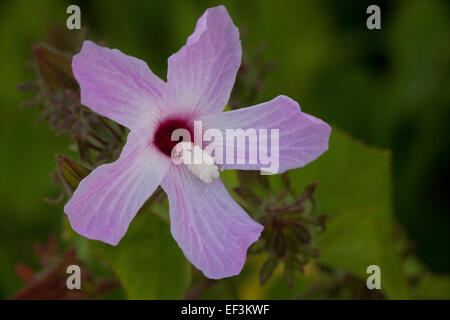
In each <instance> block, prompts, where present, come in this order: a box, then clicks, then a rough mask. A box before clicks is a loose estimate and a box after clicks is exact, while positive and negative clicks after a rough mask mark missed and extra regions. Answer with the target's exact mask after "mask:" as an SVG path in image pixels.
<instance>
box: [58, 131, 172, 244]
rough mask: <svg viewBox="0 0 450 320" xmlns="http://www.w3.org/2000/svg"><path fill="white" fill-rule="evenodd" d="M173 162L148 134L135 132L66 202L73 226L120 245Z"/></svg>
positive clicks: (87, 234)
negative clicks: (150, 141) (129, 226)
mask: <svg viewBox="0 0 450 320" xmlns="http://www.w3.org/2000/svg"><path fill="white" fill-rule="evenodd" d="M170 163H171V162H170V160H169V159H168V158H167V157H166V156H165V155H163V154H162V153H160V152H159V151H157V150H156V149H155V148H154V147H153V146H152V144H151V143H149V142H148V140H147V139H145V138H144V136H142V135H141V134H140V133H135V132H131V133H130V134H129V135H128V140H127V143H126V145H125V147H124V149H123V151H122V154H121V155H120V157H119V159H118V160H117V161H116V162H113V163H108V164H103V165H101V166H99V167H98V168H96V169H95V170H94V171H92V172H91V174H89V175H88V176H87V177H86V178H84V179H83V180H82V181H81V182H80V184H79V185H78V188H77V189H76V190H75V192H74V194H73V196H72V199H70V201H69V202H68V203H67V204H66V205H65V207H64V212H65V213H66V214H67V215H68V217H69V220H70V223H71V225H72V228H73V229H74V230H75V231H76V232H78V233H80V234H82V235H83V236H85V237H87V238H90V239H95V240H101V241H103V242H106V243H109V244H112V245H116V244H117V243H118V242H119V241H120V239H121V238H122V237H123V236H124V234H125V233H126V231H127V229H128V225H129V224H130V222H131V220H132V219H133V218H134V216H135V215H136V213H137V212H138V210H139V209H140V207H141V206H142V205H143V204H144V202H145V200H147V198H148V197H149V196H150V195H151V194H152V193H153V191H154V190H155V189H156V187H157V186H158V185H159V184H160V182H161V180H162V179H163V177H164V175H165V173H166V172H167V169H168V168H169V166H170Z"/></svg>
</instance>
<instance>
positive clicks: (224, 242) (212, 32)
mask: <svg viewBox="0 0 450 320" xmlns="http://www.w3.org/2000/svg"><path fill="white" fill-rule="evenodd" d="M241 54H242V50H241V43H240V40H239V32H238V29H237V28H236V26H234V24H233V22H232V21H231V18H230V17H229V15H228V12H227V10H226V9H225V7H223V6H219V7H215V8H211V9H208V10H206V12H205V13H204V14H203V15H202V17H201V18H200V19H199V20H198V21H197V25H196V28H195V30H194V33H193V34H192V35H191V36H189V38H188V39H187V43H186V45H185V46H183V47H182V48H181V49H180V50H179V51H178V52H177V53H175V54H173V55H172V56H171V57H170V58H169V60H168V72H167V82H164V81H163V80H161V79H159V78H158V77H157V76H155V75H154V74H153V73H152V72H151V70H150V69H149V67H148V66H147V64H146V63H145V62H143V61H141V60H139V59H136V58H133V57H130V56H127V55H125V54H123V53H122V52H120V51H118V50H110V49H107V48H104V47H100V46H97V45H96V44H94V43H93V42H90V41H85V42H84V44H83V48H82V49H81V52H80V53H78V54H77V55H75V56H74V58H73V62H72V67H73V72H74V75H75V77H76V79H77V81H78V83H79V84H80V88H81V102H82V104H84V105H86V106H88V107H89V108H91V109H92V110H94V111H95V112H97V113H99V114H101V115H103V116H106V117H108V118H110V119H112V120H114V121H116V122H118V123H120V124H122V125H124V126H126V127H128V128H129V129H130V133H129V134H128V138H127V142H126V144H125V146H124V148H123V151H122V154H121V155H120V157H119V159H118V160H117V161H115V162H113V163H109V164H104V165H101V166H99V167H98V168H97V169H95V170H94V171H93V172H92V173H91V174H89V176H87V177H86V178H84V179H83V180H82V181H81V182H80V184H79V186H78V188H77V189H76V191H75V192H74V194H73V196H72V199H71V200H70V201H69V202H68V203H67V204H66V205H65V207H64V211H65V213H66V214H67V215H68V217H69V220H70V223H71V225H72V227H73V229H74V230H76V231H77V232H78V233H80V234H82V235H84V236H85V237H88V238H91V239H96V240H101V241H104V242H106V243H109V244H111V245H116V244H117V243H118V242H119V241H120V239H121V238H122V237H123V236H124V234H125V233H126V231H127V229H128V226H129V224H130V222H131V220H132V219H133V218H134V216H135V215H136V213H137V212H138V210H139V209H140V207H141V206H142V205H143V203H144V202H145V201H146V199H147V198H148V197H149V196H150V195H151V194H152V193H153V191H154V190H155V189H156V188H157V187H158V185H161V186H162V188H163V189H164V191H165V192H166V193H167V195H168V199H169V207H170V209H169V211H170V221H171V232H172V235H173V237H174V238H175V240H176V242H177V243H178V245H179V246H180V248H181V249H182V250H183V253H184V255H185V256H186V258H187V259H188V260H189V261H190V262H191V263H192V264H193V265H194V266H195V267H197V268H198V269H200V270H201V271H203V273H204V274H205V275H206V276H207V277H209V278H213V279H219V278H223V277H229V276H233V275H236V274H239V272H240V271H241V269H242V267H243V265H244V263H245V259H246V254H247V249H248V247H249V246H250V245H251V244H252V243H253V242H255V241H256V240H257V239H258V238H259V236H260V233H261V231H262V229H263V227H262V226H261V225H260V224H258V223H257V222H255V221H254V220H252V219H251V218H250V217H249V216H248V215H247V213H246V212H245V211H244V210H243V209H242V208H241V207H240V206H239V205H238V204H237V203H236V202H235V201H234V200H233V199H232V198H231V196H230V195H229V194H228V192H227V190H226V189H225V187H224V185H223V183H222V181H221V179H220V178H216V179H213V181H212V182H210V181H208V182H210V183H206V182H205V181H204V180H203V179H200V178H199V177H198V176H196V175H195V174H194V173H192V172H191V171H190V170H188V169H187V167H186V166H185V165H175V164H174V163H173V162H172V161H171V157H170V153H171V150H172V148H173V147H174V146H175V144H176V143H177V142H176V141H171V134H172V132H173V131H174V130H175V129H178V128H184V129H187V130H189V131H192V123H193V121H194V120H200V121H202V123H203V127H205V128H218V129H220V130H223V131H225V129H228V128H231V129H232V128H242V129H244V130H245V129H246V128H278V129H279V142H280V145H279V154H278V161H279V172H284V171H286V170H289V169H292V168H298V167H303V166H305V165H306V164H307V163H309V162H311V161H313V160H315V159H316V158H317V157H319V156H320V155H321V154H322V153H323V152H325V151H326V150H327V149H328V138H329V135H330V132H331V128H330V126H329V125H327V124H326V123H325V122H323V121H322V120H320V119H317V118H315V117H312V116H310V115H307V114H305V113H303V112H301V110H300V108H299V105H298V104H297V103H296V102H295V101H293V100H292V99H290V98H288V97H286V96H278V97H276V98H275V99H273V100H271V101H268V102H265V103H262V104H259V105H256V106H253V107H248V108H243V109H239V110H236V111H228V112H222V111H223V109H224V108H225V106H226V104H227V102H228V99H229V96H230V92H231V89H232V87H233V84H234V81H235V77H236V73H237V71H238V68H239V66H240V63H241ZM259 168H260V166H259V165H258V164H256V165H249V164H248V162H246V163H245V164H226V163H225V164H224V165H223V169H224V170H227V169H241V170H258V169H259Z"/></svg>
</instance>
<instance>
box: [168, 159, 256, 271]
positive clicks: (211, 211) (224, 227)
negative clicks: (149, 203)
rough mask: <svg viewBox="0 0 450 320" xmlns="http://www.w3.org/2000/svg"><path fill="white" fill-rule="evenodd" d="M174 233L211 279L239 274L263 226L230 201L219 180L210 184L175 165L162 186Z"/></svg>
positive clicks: (186, 252) (198, 266) (184, 249)
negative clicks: (167, 201)
mask: <svg viewBox="0 0 450 320" xmlns="http://www.w3.org/2000/svg"><path fill="white" fill-rule="evenodd" d="M161 185H162V187H163V189H164V191H166V193H167V195H168V198H169V211H170V222H171V232H172V235H173V237H174V238H175V240H176V242H177V243H178V245H179V246H180V248H181V249H182V250H183V253H184V255H185V256H186V258H187V259H188V260H189V261H190V262H191V263H192V264H193V265H194V266H195V267H196V268H198V269H200V270H201V271H203V273H204V274H205V276H207V277H208V278H211V279H220V278H224V277H231V276H234V275H237V274H239V273H240V271H241V269H242V267H243V265H244V263H245V260H246V255H247V249H248V247H249V246H250V245H251V244H252V243H253V242H255V241H256V240H257V239H258V238H259V236H260V233H261V231H262V229H263V227H262V226H261V225H260V224H258V223H256V222H255V221H253V220H252V219H251V218H250V217H249V216H248V215H247V213H246V212H245V211H244V210H243V209H242V208H241V207H240V206H239V205H238V204H237V203H236V202H235V201H234V200H233V198H231V196H230V195H229V193H228V191H227V190H226V189H225V186H224V185H223V183H222V181H221V180H220V178H219V179H217V180H215V181H214V182H212V183H210V184H207V183H205V182H203V181H201V180H200V179H198V178H197V177H195V176H194V175H192V174H191V173H190V172H188V170H187V169H186V167H184V166H175V165H173V166H172V167H171V168H170V169H169V171H168V173H167V176H166V177H165V178H164V180H163V182H162V183H161Z"/></svg>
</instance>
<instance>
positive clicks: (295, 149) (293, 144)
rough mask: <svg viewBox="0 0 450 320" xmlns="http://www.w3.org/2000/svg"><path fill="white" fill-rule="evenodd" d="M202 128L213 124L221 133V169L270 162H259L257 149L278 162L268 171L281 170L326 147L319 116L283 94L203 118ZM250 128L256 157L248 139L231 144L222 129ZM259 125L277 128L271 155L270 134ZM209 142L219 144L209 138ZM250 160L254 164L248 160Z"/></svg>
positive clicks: (312, 157)
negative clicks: (240, 156)
mask: <svg viewBox="0 0 450 320" xmlns="http://www.w3.org/2000/svg"><path fill="white" fill-rule="evenodd" d="M203 128H204V129H209V128H217V129H219V130H221V132H222V135H223V137H224V138H223V145H224V146H225V147H224V149H223V150H224V151H223V153H224V156H223V163H224V165H223V168H224V169H240V170H260V169H262V168H268V167H269V166H270V165H269V164H267V163H263V162H261V153H263V154H264V155H268V156H270V157H272V159H271V161H272V163H276V162H278V170H275V172H273V171H272V170H267V171H269V172H272V173H282V172H284V171H286V170H289V169H294V168H299V167H303V166H305V165H306V164H308V163H309V162H311V161H314V160H315V159H317V158H318V157H319V156H320V155H321V154H322V153H324V152H325V151H326V150H328V138H329V136H330V133H331V127H330V126H329V125H328V124H326V123H325V122H323V121H322V120H320V119H318V118H315V117H313V116H310V115H308V114H306V113H303V112H301V110H300V107H299V105H298V103H297V102H295V101H294V100H292V99H291V98H289V97H286V96H278V97H276V98H275V99H273V100H271V101H268V102H265V103H261V104H259V105H255V106H252V107H248V108H242V109H238V110H234V111H229V112H223V113H221V114H219V115H210V116H207V117H204V118H203ZM250 128H253V129H255V130H256V132H257V139H258V142H257V143H258V144H257V149H256V151H257V152H256V153H255V154H257V158H255V157H254V156H249V139H246V143H245V148H237V147H236V148H235V144H237V143H236V142H235V144H229V143H226V138H225V136H226V129H243V130H244V131H245V130H247V129H250ZM259 129H279V143H278V144H279V152H278V154H277V153H276V152H274V154H273V155H271V152H270V151H271V150H272V149H271V142H272V139H271V134H272V132H271V131H270V130H267V134H266V137H264V136H263V135H261V134H260V133H259ZM212 143H213V145H217V146H218V145H219V144H217V143H215V142H212ZM238 152H240V153H242V154H243V155H244V156H245V159H244V160H245V163H244V164H238V163H237V157H236V154H237V153H238ZM226 154H231V155H232V156H231V158H232V159H234V161H231V162H234V163H226V162H227V161H226V159H227V156H226ZM250 159H252V160H253V161H254V164H252V163H251V162H250ZM275 169H276V168H275Z"/></svg>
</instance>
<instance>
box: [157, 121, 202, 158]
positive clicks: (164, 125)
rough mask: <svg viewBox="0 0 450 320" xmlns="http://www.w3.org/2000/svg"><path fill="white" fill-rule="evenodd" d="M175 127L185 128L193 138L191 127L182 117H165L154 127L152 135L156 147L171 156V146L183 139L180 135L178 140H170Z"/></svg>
mask: <svg viewBox="0 0 450 320" xmlns="http://www.w3.org/2000/svg"><path fill="white" fill-rule="evenodd" d="M177 129H185V130H187V131H189V133H190V135H191V139H193V137H194V135H193V132H194V131H193V129H192V126H191V125H190V124H189V121H188V120H183V119H167V120H165V121H163V122H161V123H160V124H159V126H158V128H157V129H156V132H155V136H154V137H153V142H154V144H155V145H156V146H157V147H158V149H159V150H160V151H161V152H163V153H165V154H166V155H168V156H169V157H170V156H171V152H172V149H173V147H175V146H176V145H177V143H179V142H181V141H183V138H182V137H180V138H179V139H178V140H175V141H173V140H172V133H173V132H174V131H175V130H177Z"/></svg>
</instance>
